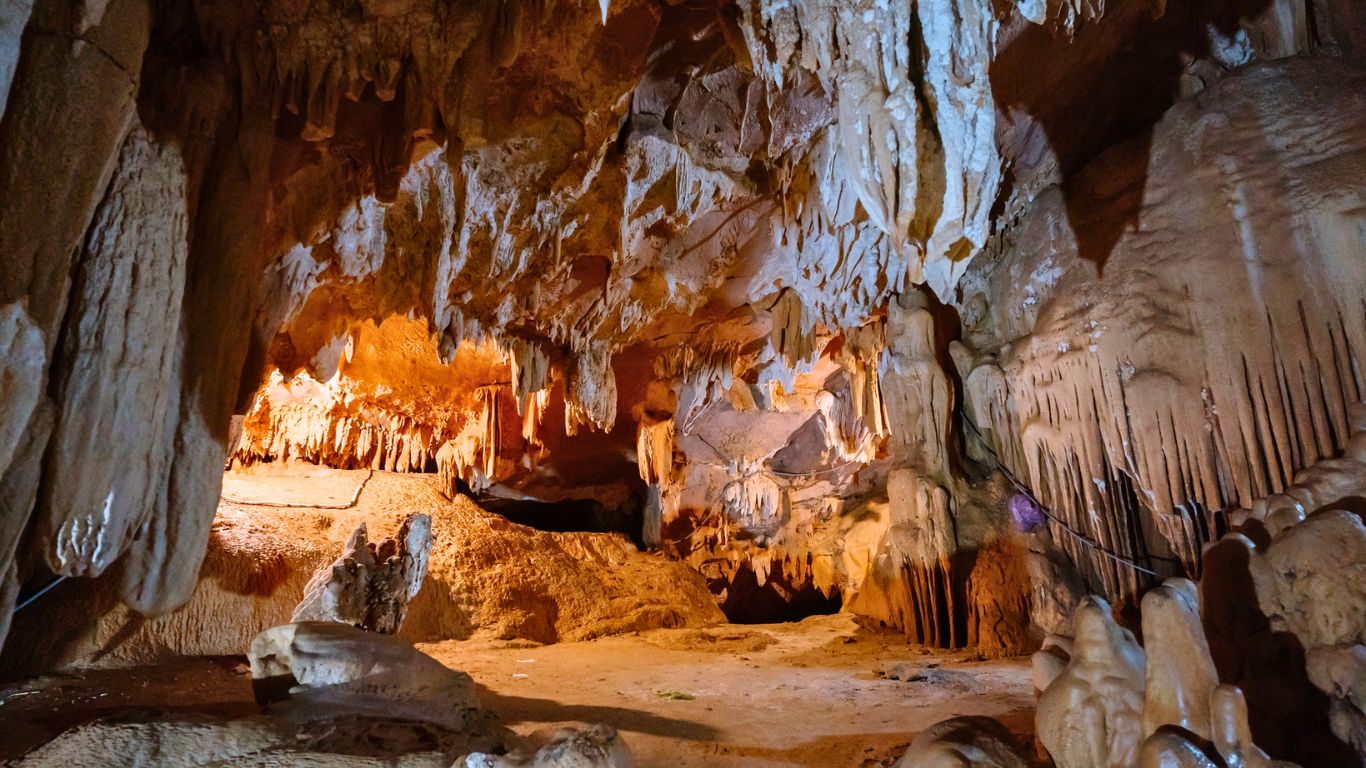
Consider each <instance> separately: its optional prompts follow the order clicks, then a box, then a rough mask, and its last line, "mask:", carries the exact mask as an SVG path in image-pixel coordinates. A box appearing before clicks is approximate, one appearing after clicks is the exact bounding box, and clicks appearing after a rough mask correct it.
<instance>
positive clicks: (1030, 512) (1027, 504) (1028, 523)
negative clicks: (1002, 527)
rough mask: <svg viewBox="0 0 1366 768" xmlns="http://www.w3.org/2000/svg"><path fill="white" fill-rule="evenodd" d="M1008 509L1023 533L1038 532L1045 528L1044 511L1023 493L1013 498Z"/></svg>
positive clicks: (1008, 503) (1008, 504)
mask: <svg viewBox="0 0 1366 768" xmlns="http://www.w3.org/2000/svg"><path fill="white" fill-rule="evenodd" d="M1006 508H1007V509H1009V510H1010V517H1011V519H1012V520H1014V521H1015V527H1016V528H1018V529H1019V530H1020V532H1021V533H1031V532H1033V531H1037V530H1038V529H1040V528H1042V527H1043V524H1044V521H1045V520H1046V518H1045V516H1044V513H1043V509H1042V508H1041V507H1039V505H1038V504H1035V503H1034V500H1033V499H1031V498H1029V497H1028V496H1026V495H1024V494H1023V493H1017V494H1015V495H1013V496H1011V497H1010V501H1008V502H1006Z"/></svg>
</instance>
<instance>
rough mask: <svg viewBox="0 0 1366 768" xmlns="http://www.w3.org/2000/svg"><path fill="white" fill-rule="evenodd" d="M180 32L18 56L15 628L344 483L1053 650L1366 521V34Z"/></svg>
mask: <svg viewBox="0 0 1366 768" xmlns="http://www.w3.org/2000/svg"><path fill="white" fill-rule="evenodd" d="M153 5H154V4H149V3H146V2H144V1H143V0H111V2H108V3H78V4H75V5H74V6H73V5H71V4H65V3H59V2H56V1H55V0H53V1H52V2H37V3H27V2H22V0H21V1H20V2H11V3H9V4H7V5H5V6H4V7H3V8H0V107H3V112H0V115H3V122H0V267H3V269H0V616H4V617H8V615H9V613H10V612H11V606H12V604H13V602H14V601H15V599H16V597H17V595H18V594H19V593H20V592H25V591H27V588H29V587H32V586H36V585H38V584H39V583H40V582H42V581H43V580H44V579H43V572H44V569H46V570H50V571H52V572H54V573H58V574H62V575H69V576H78V577H99V578H101V579H104V580H105V581H106V582H107V584H106V586H111V587H112V588H113V589H114V590H115V591H116V592H117V593H118V596H119V597H120V599H121V600H122V601H123V602H124V603H126V604H127V605H128V606H129V607H130V608H132V609H133V610H135V611H137V612H139V613H142V614H145V615H148V616H156V615H159V614H163V613H166V612H167V611H170V610H172V609H174V608H176V607H178V606H180V605H182V604H184V603H185V602H186V601H187V600H189V599H190V598H191V595H192V594H193V593H194V592H195V589H196V584H197V574H198V571H199V566H200V563H201V560H202V559H203V557H204V554H205V551H206V549H207V547H208V546H209V540H210V525H211V522H212V518H213V514H214V509H215V508H216V504H215V502H216V498H217V496H218V492H219V487H220V479H219V470H220V469H221V468H222V467H223V466H224V465H225V464H228V463H230V464H232V465H233V466H237V467H241V466H244V465H250V464H253V463H256V462H263V461H274V460H300V459H302V460H307V461H312V462H318V463H323V464H327V465H332V466H337V467H348V468H374V469H377V470H385V471H400V472H418V471H430V472H434V473H436V474H437V476H438V479H439V482H440V484H441V487H442V488H443V491H444V492H445V493H447V494H448V495H450V496H455V495H457V494H459V493H462V492H469V493H478V494H485V495H486V496H487V497H490V498H496V499H501V500H504V501H507V500H514V501H538V502H547V503H556V502H563V501H566V500H575V499H585V498H591V499H593V500H595V501H596V502H597V503H599V504H601V505H602V506H604V507H607V508H610V509H626V508H632V509H639V510H641V512H640V514H641V517H642V518H643V523H642V524H641V526H640V531H639V539H640V542H641V543H642V544H644V545H647V546H652V547H658V548H659V549H660V550H662V551H663V552H665V553H666V554H668V555H670V556H672V557H674V558H676V559H678V560H681V561H683V562H685V563H687V564H689V565H690V566H692V567H693V568H694V569H696V570H697V571H699V572H700V573H702V574H703V576H705V577H706V579H707V581H708V583H709V585H710V586H711V588H712V590H713V592H714V593H716V594H717V596H718V597H721V598H723V600H725V601H730V602H735V601H737V600H740V598H739V597H737V596H738V595H740V594H741V592H742V591H743V590H742V582H743V585H744V588H745V589H748V588H749V585H750V584H751V583H752V584H753V585H754V589H757V590H767V591H768V592H769V593H771V594H776V595H778V596H779V597H780V598H782V599H791V600H794V601H795V600H796V599H798V598H800V597H802V596H806V597H811V596H813V595H820V596H821V598H822V599H823V600H825V601H838V603H839V604H840V605H842V606H843V607H844V608H845V609H847V610H850V611H853V612H856V613H859V614H862V615H864V616H866V617H868V618H870V619H873V620H877V621H881V622H884V623H886V624H888V625H891V626H895V627H897V628H899V629H901V630H904V631H905V632H906V633H907V634H908V635H910V636H911V637H912V638H913V639H915V640H917V641H920V642H925V643H931V644H936V645H946V646H961V645H976V646H979V647H981V648H982V649H983V650H984V652H987V653H991V654H1009V653H1019V652H1025V651H1029V650H1033V649H1035V648H1036V647H1037V646H1038V644H1039V643H1040V642H1041V641H1042V640H1043V637H1044V636H1045V635H1047V634H1057V633H1059V632H1071V631H1073V628H1072V627H1070V626H1068V625H1069V623H1070V618H1071V616H1072V613H1073V610H1072V609H1073V608H1074V607H1075V606H1076V605H1077V603H1078V602H1079V600H1080V599H1081V595H1082V594H1084V591H1085V590H1086V589H1089V590H1090V591H1094V592H1096V593H1098V594H1102V595H1104V596H1105V597H1106V598H1107V599H1108V600H1109V601H1111V602H1112V603H1114V604H1116V605H1125V604H1129V605H1132V604H1135V603H1137V601H1138V600H1139V599H1140V596H1141V594H1142V593H1143V592H1144V591H1145V590H1146V589H1148V588H1150V587H1152V586H1154V585H1155V584H1156V583H1158V581H1159V580H1160V578H1159V577H1166V576H1173V575H1179V574H1182V573H1185V574H1187V575H1190V576H1195V575H1197V574H1198V573H1199V572H1200V570H1201V568H1202V566H1203V563H1202V546H1203V545H1204V544H1206V543H1207V542H1209V541H1211V540H1214V539H1216V538H1218V536H1219V535H1220V534H1222V533H1223V532H1224V530H1225V529H1227V528H1228V527H1229V525H1230V524H1231V522H1232V523H1237V524H1242V523H1244V522H1247V521H1248V520H1252V521H1255V522H1256V523H1257V524H1258V525H1260V526H1261V532H1260V533H1258V534H1257V535H1262V534H1265V535H1266V536H1274V535H1278V534H1280V533H1282V532H1284V531H1286V530H1291V529H1293V527H1294V525H1295V524H1296V523H1299V522H1300V521H1301V520H1303V519H1305V518H1306V517H1307V516H1309V515H1310V514H1311V513H1312V512H1314V511H1315V510H1316V509H1317V508H1318V507H1320V506H1323V505H1325V504H1330V503H1335V502H1338V501H1339V500H1341V499H1343V498H1347V497H1350V496H1352V495H1354V494H1355V492H1348V491H1349V490H1350V489H1351V488H1354V487H1359V486H1358V485H1354V483H1356V482H1357V480H1356V478H1359V476H1360V474H1361V472H1360V469H1361V460H1362V456H1361V455H1360V453H1361V451H1360V450H1359V449H1360V446H1359V445H1357V444H1356V443H1355V442H1353V441H1354V440H1358V442H1359V439H1358V438H1354V437H1353V435H1359V434H1360V433H1361V428H1362V426H1363V424H1362V423H1361V416H1360V413H1359V412H1357V411H1354V410H1353V408H1354V406H1355V404H1357V403H1360V402H1361V401H1363V400H1366V377H1364V376H1363V374H1362V370H1363V362H1362V361H1363V357H1364V356H1366V317H1363V313H1362V311H1361V307H1362V306H1363V302H1366V270H1363V269H1361V263H1360V261H1361V253H1362V251H1363V249H1364V248H1366V242H1364V238H1366V236H1363V234H1362V233H1363V231H1366V229H1364V227H1366V224H1363V215H1362V210H1363V203H1362V199H1361V196H1362V193H1361V190H1362V189H1363V188H1366V170H1363V165H1362V163H1361V161H1360V158H1361V157H1362V156H1364V155H1366V132H1363V130H1362V129H1361V128H1360V126H1359V123H1360V120H1359V119H1358V116H1359V115H1360V114H1362V113H1363V112H1364V111H1366V70H1364V69H1363V68H1362V65H1361V64H1360V59H1359V56H1360V54H1361V52H1362V50H1363V45H1366V14H1362V13H1361V12H1360V11H1358V10H1357V9H1356V8H1355V6H1354V4H1353V3H1350V2H1346V0H1314V2H1310V3H1291V2H1284V1H1282V0H1267V1H1266V2H1256V3H1244V4H1229V7H1224V5H1223V4H1218V7H1215V4H1207V3H1195V2H1168V3H1159V4H1156V5H1151V4H1147V5H1145V4H1140V3H1129V4H1125V6H1124V7H1123V8H1113V9H1108V10H1107V9H1104V8H1102V7H1101V6H1100V5H1099V4H1095V3H1083V2H1071V1H1067V2H1054V1H1051V0H1050V1H1049V2H1041V1H1038V0H1028V1H1025V0H1022V1H1021V2H1017V3H1015V4H1014V6H1013V7H1012V6H1011V4H1001V3H990V2H986V1H985V0H922V1H921V2H917V3H910V2H901V3H895V2H894V3H873V2H832V1H830V0H801V1H800V2H781V3H779V2H767V1H766V0H764V1H761V2H756V3H749V4H741V5H732V4H728V3H718V4H715V5H711V4H682V5H678V4H667V3H655V2H650V1H648V0H629V1H627V2H621V3H617V4H610V3H604V4H602V5H599V6H597V7H589V6H588V5H585V4H579V3H568V2H541V3H533V4H522V3H512V2H509V3H500V4H496V7H494V6H489V7H485V6H486V5H487V4H464V5H461V6H460V7H451V6H450V5H449V4H447V3H444V2H435V0H399V1H396V2H362V3H360V4H358V5H356V6H355V7H349V8H347V9H345V12H343V11H342V9H333V10H327V9H319V8H313V7H311V6H310V7H305V6H304V5H303V4H300V3H297V2H293V0H272V1H271V2H267V3H264V4H258V5H255V6H252V7H250V8H243V7H241V5H240V3H231V2H207V3H201V4H199V5H198V6H196V8H195V9H194V13H192V14H191V13H183V12H179V11H175V10H173V9H169V8H161V7H159V6H158V7H153ZM1150 5H1151V7H1150ZM1234 5H1236V6H1237V7H1233V6H1234ZM21 41H22V43H23V44H22V45H19V43H20V42H21ZM56 125H60V126H62V129H61V133H60V135H54V128H53V126H56ZM998 470H1000V471H998ZM1355 495H1360V494H1355ZM1012 498H1014V499H1019V500H1020V501H1016V502H1011V501H1010V500H1011V499H1012ZM1025 502H1027V506H1028V509H1029V510H1031V511H1030V518H1029V522H1028V524H1027V525H1026V524H1021V523H1020V522H1019V521H1018V520H1016V518H1017V517H1018V515H1014V514H1012V505H1013V508H1015V509H1017V510H1018V509H1022V508H1024V506H1022V505H1024V504H1025ZM1235 510H1236V512H1235ZM1342 524H1344V525H1345V524H1346V523H1342ZM1249 525H1251V523H1249ZM1254 527H1255V526H1254ZM1249 535H1250V536H1251V535H1253V534H1249ZM1297 535H1298V534H1297ZM21 540H23V541H25V542H28V544H27V545H26V547H30V548H31V550H30V549H26V550H25V551H18V546H19V542H20V541H21ZM1289 549H1291V545H1290V544H1286V545H1284V546H1283V550H1282V551H1288V550H1289ZM1334 554H1335V556H1337V555H1340V556H1341V557H1340V559H1341V561H1342V564H1343V567H1344V568H1347V569H1349V568H1350V567H1354V565H1355V564H1356V563H1357V562H1358V560H1359V553H1358V551H1357V550H1352V549H1350V548H1344V549H1341V551H1337V550H1335V552H1334ZM1268 557H1271V556H1270V555H1268ZM1150 572H1151V573H1150ZM1153 573H1155V574H1157V576H1154V575H1153ZM1257 578H1258V579H1259V580H1260V581H1259V583H1272V582H1275V581H1276V580H1277V579H1278V578H1280V579H1281V580H1284V578H1283V576H1277V575H1276V574H1275V573H1271V572H1268V573H1261V572H1258V576H1257ZM1343 578H1347V577H1345V576H1344V577H1343ZM1328 591H1330V590H1329V589H1328V588H1326V587H1325V586H1324V585H1322V584H1318V583H1312V584H1305V583H1298V582H1297V583H1296V584H1294V585H1289V586H1285V588H1284V589H1279V588H1278V591H1277V592H1276V594H1277V595H1279V597H1278V598H1277V599H1279V600H1281V601H1282V602H1281V603H1279V604H1278V605H1279V607H1278V609H1277V610H1278V611H1279V613H1278V615H1279V616H1282V617H1283V619H1284V621H1285V622H1286V623H1287V625H1289V626H1292V627H1294V631H1295V632H1297V633H1298V632H1304V633H1308V635H1309V636H1312V637H1313V638H1314V644H1315V646H1319V645H1328V644H1349V645H1350V644H1352V643H1356V642H1359V641H1360V638H1353V637H1348V636H1347V635H1350V633H1347V632H1346V631H1345V630H1343V628H1342V626H1341V625H1342V623H1343V622H1342V621H1339V620H1338V619H1334V618H1328V619H1323V618H1321V617H1320V618H1319V619H1311V618H1307V617H1306V615H1305V612H1304V610H1303V606H1304V604H1306V603H1307V602H1313V601H1315V600H1318V599H1320V598H1322V596H1323V595H1324V594H1325V593H1326V592H1328ZM1353 594H1355V592H1353ZM1349 607H1350V606H1349ZM1344 621H1345V620H1344ZM6 622H7V618H6V619H5V620H0V627H4V626H6ZM1348 623H1350V622H1348ZM1340 630H1342V631H1340ZM1076 631H1080V629H1077V630H1076ZM1339 635H1342V636H1343V637H1342V638H1339V637H1338V636H1339ZM1324 638H1335V639H1332V641H1331V643H1330V642H1329V640H1326V639H1324ZM1211 642H1212V644H1213V645H1218V643H1219V638H1217V637H1215V638H1212V641H1211ZM1216 657H1217V654H1216ZM1150 671H1152V670H1150ZM1188 671H1189V670H1167V672H1168V673H1170V674H1172V675H1177V674H1181V675H1184V674H1186V673H1187V672H1188ZM1156 673H1157V672H1156V671H1154V674H1156ZM1342 686H1344V687H1343V690H1344V691H1346V690H1349V689H1350V686H1349V685H1347V684H1346V683H1343V684H1342ZM1253 698H1254V701H1253V703H1252V705H1251V706H1252V710H1251V711H1252V717H1253V720H1254V721H1255V719H1256V717H1257V712H1256V707H1257V705H1256V702H1255V697H1253ZM1184 707H1186V705H1185V704H1180V705H1177V704H1172V705H1171V707H1170V708H1173V713H1169V714H1164V715H1163V719H1164V721H1165V719H1166V718H1167V717H1169V716H1171V717H1178V718H1189V719H1190V720H1191V722H1192V723H1200V722H1203V721H1204V720H1205V719H1207V718H1206V717H1205V714H1204V713H1203V712H1196V711H1193V710H1191V711H1188V710H1187V709H1186V708H1184ZM1196 709H1199V707H1198V706H1197V707H1196ZM1343 722H1346V720H1344V721H1343ZM1122 746H1123V745H1118V746H1116V747H1115V750H1114V751H1115V754H1117V755H1118V754H1123V755H1125V757H1124V758H1123V759H1133V758H1134V755H1136V754H1137V753H1136V752H1135V750H1136V749H1137V746H1138V742H1134V743H1133V744H1132V745H1130V746H1132V748H1128V747H1124V748H1120V747H1122ZM1117 759H1118V758H1117Z"/></svg>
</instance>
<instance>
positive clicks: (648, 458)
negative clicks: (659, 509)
mask: <svg viewBox="0 0 1366 768" xmlns="http://www.w3.org/2000/svg"><path fill="white" fill-rule="evenodd" d="M636 463H637V465H638V466H639V468H640V479H642V480H644V481H645V482H646V483H649V484H651V485H662V484H665V483H668V482H670V481H671V480H672V478H673V464H674V420H673V419H665V420H663V421H656V422H649V423H647V422H646V421H645V420H642V421H641V422H640V427H639V429H638V431H637V432H636Z"/></svg>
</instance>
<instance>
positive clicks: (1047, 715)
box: [1035, 597, 1144, 768]
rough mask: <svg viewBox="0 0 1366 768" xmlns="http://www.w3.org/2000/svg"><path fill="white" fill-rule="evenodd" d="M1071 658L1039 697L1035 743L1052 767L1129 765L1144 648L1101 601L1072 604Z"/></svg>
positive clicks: (1138, 717) (1136, 734) (1137, 725)
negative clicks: (1074, 609) (1074, 634)
mask: <svg viewBox="0 0 1366 768" xmlns="http://www.w3.org/2000/svg"><path fill="white" fill-rule="evenodd" d="M1076 627H1077V637H1076V642H1075V644H1074V645H1073V648H1072V658H1071V661H1070V662H1069V663H1068V665H1067V669H1066V670H1065V671H1063V673H1062V674H1061V675H1059V676H1058V677H1057V679H1055V680H1053V682H1052V683H1051V684H1050V685H1049V686H1048V688H1047V689H1046V690H1045V691H1044V692H1043V695H1041V696H1040V697H1039V712H1038V715H1037V717H1036V719H1035V722H1036V723H1037V727H1038V736H1039V741H1040V742H1042V743H1043V745H1044V747H1045V748H1046V749H1047V750H1048V754H1049V755H1051V756H1052V757H1053V761H1054V762H1055V763H1056V764H1057V765H1058V768H1102V767H1108V768H1123V766H1131V765H1134V764H1135V763H1136V761H1137V759H1138V750H1139V746H1140V745H1141V743H1142V741H1143V706H1144V702H1143V696H1144V693H1143V691H1144V688H1143V685H1144V681H1143V674H1144V671H1143V670H1144V652H1143V648H1141V647H1139V645H1138V643H1137V642H1136V641H1135V640H1134V636H1133V634H1132V633H1131V632H1129V631H1128V630H1126V629H1124V628H1123V627H1120V626H1119V625H1118V624H1116V623H1115V620H1114V619H1113V618H1111V616H1110V606H1109V604H1108V603H1106V602H1105V601H1104V600H1101V599H1099V598H1095V597H1091V598H1088V599H1087V600H1086V601H1084V602H1083V603H1082V604H1081V606H1080V607H1078V608H1077V618H1076Z"/></svg>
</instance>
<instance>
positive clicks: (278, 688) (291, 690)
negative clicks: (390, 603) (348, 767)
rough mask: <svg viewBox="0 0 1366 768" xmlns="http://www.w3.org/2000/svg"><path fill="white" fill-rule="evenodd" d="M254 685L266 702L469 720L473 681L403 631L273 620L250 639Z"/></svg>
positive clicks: (451, 724) (446, 722)
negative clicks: (402, 634) (395, 633)
mask: <svg viewBox="0 0 1366 768" xmlns="http://www.w3.org/2000/svg"><path fill="white" fill-rule="evenodd" d="M247 659H248V660H249V661H250V662H251V679H252V689H253V690H254V691H255V692H256V700H257V702H259V703H260V704H262V705H271V704H280V703H286V702H287V703H288V704H290V705H292V706H297V707H307V708H313V709H315V710H318V709H326V710H333V711H337V710H340V711H348V712H360V713H365V714H369V715H372V716H377V717H393V718H397V719H403V720H417V721H428V722H434V723H436V724H438V725H441V726H444V727H446V728H449V729H451V730H453V731H461V730H464V729H465V728H466V727H467V726H468V725H470V718H471V714H472V711H473V710H476V709H478V707H479V702H478V699H477V698H476V697H475V693H474V681H473V680H471V679H470V676H469V675H467V674H464V673H463V672H456V671H453V670H450V669H447V668H446V667H444V666H442V665H441V663H440V662H438V661H436V660H435V659H433V658H432V657H430V656H427V655H425V654H423V653H421V652H419V651H417V650H416V649H414V648H413V646H412V645H411V644H409V643H408V642H406V641H404V640H399V639H398V638H394V637H389V636H386V635H382V634H377V633H374V632H367V631H365V630H363V629H360V628H356V627H350V626H347V625H345V624H340V623H337V622H331V621H305V622H296V623H293V624H284V625H282V626H278V627H272V628H270V629H267V630H266V631H264V632H262V633H261V634H259V635H257V636H256V637H255V638H254V639H253V640H252V641H251V648H250V649H249V650H248V652H247Z"/></svg>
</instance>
